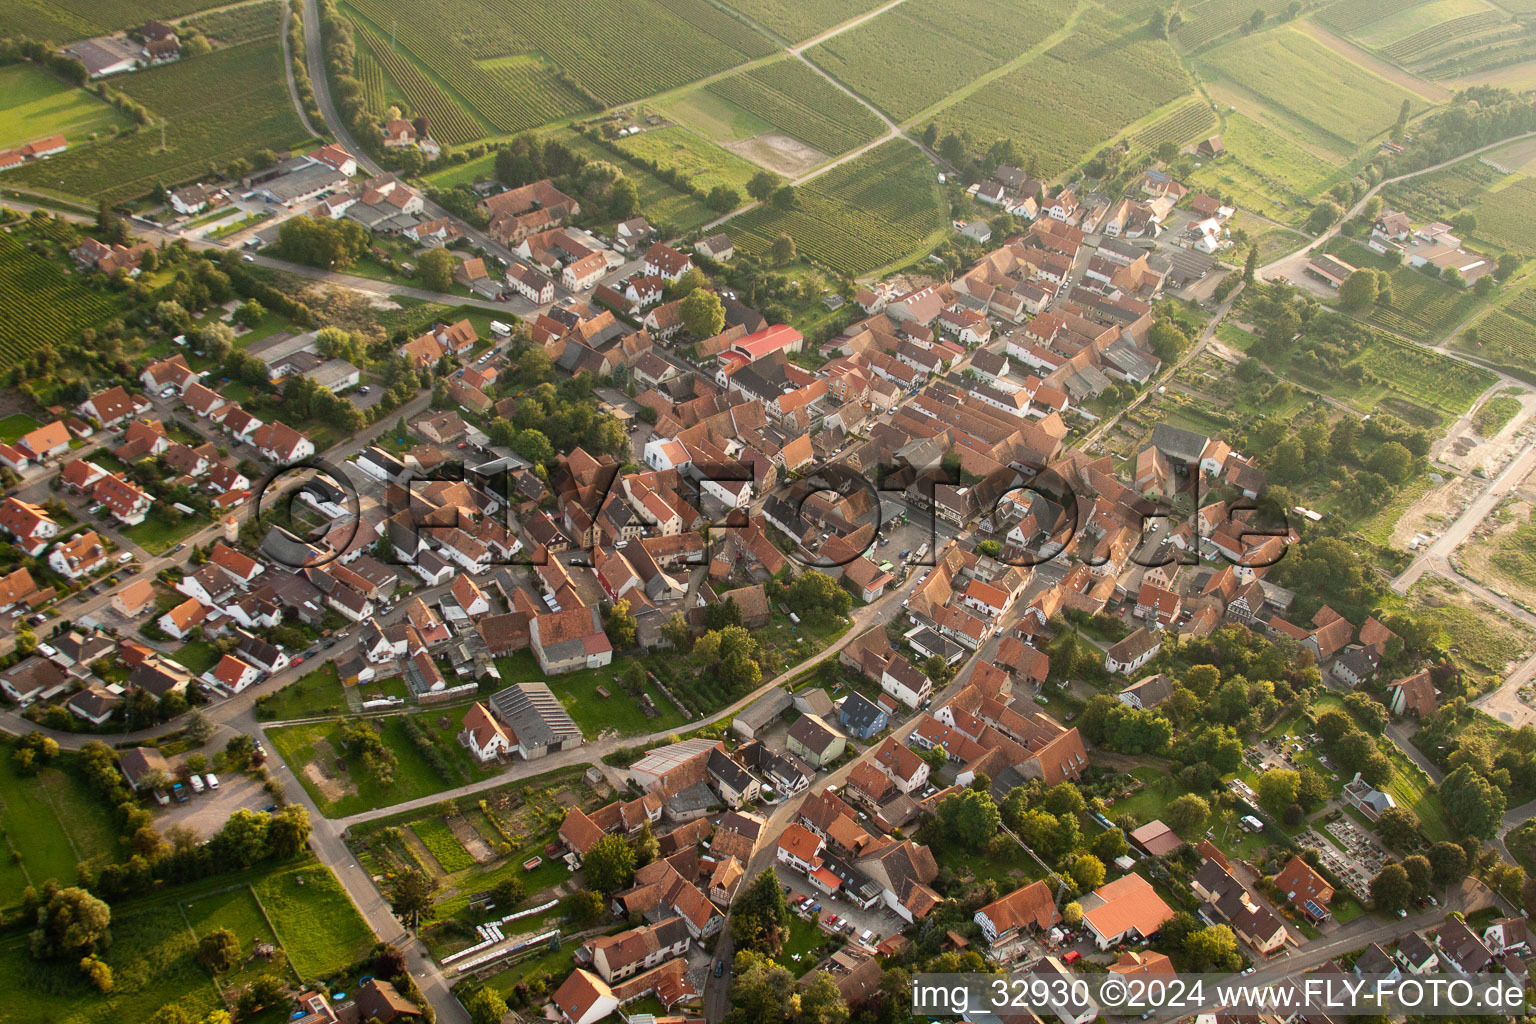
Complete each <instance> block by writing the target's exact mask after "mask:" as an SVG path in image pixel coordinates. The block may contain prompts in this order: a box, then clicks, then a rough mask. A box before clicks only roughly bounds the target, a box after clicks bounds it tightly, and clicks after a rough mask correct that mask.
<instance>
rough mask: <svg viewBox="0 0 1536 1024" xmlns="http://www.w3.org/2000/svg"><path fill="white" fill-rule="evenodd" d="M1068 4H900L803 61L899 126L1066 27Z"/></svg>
mask: <svg viewBox="0 0 1536 1024" xmlns="http://www.w3.org/2000/svg"><path fill="white" fill-rule="evenodd" d="M1071 12H1072V5H1071V4H1070V3H1067V2H1065V0H1016V2H1012V3H1009V2H1005V0H927V2H925V3H923V4H903V5H902V6H900V7H894V8H892V9H891V10H888V11H886V12H885V13H884V14H882V15H880V16H879V17H878V18H875V19H873V20H871V21H867V22H865V23H864V24H863V25H860V26H859V27H858V28H855V29H850V30H849V31H847V32H844V33H843V34H842V35H839V36H836V37H834V38H833V39H830V40H828V41H827V42H825V43H822V44H821V45H819V46H816V47H814V48H812V49H811V50H809V51H807V55H808V56H809V57H810V58H811V59H812V60H813V61H815V62H816V63H817V64H818V65H820V66H821V67H822V68H824V69H825V70H826V71H827V72H828V73H829V74H831V75H833V76H834V77H836V78H837V79H838V80H839V81H841V82H842V83H844V84H845V85H847V86H848V87H849V88H850V89H852V90H853V91H854V92H856V93H858V94H859V95H861V96H863V97H864V98H865V99H867V100H869V101H870V102H871V103H873V104H874V105H875V106H877V107H879V108H880V109H882V110H884V111H885V112H886V113H887V114H889V115H891V117H893V118H895V119H896V120H898V121H902V120H906V119H907V118H910V117H912V116H914V115H915V114H917V113H919V112H920V111H922V110H924V109H926V108H928V107H930V106H932V105H933V104H935V103H937V102H938V101H939V100H941V99H943V98H944V97H945V96H948V95H949V94H950V93H952V92H954V91H955V90H956V89H959V88H960V87H961V86H963V85H966V84H967V83H969V82H971V81H973V80H974V79H975V78H976V77H977V76H978V75H981V74H983V73H985V72H987V71H990V70H992V69H993V68H996V67H998V66H999V65H1001V64H1003V63H1005V62H1007V61H1008V60H1010V59H1012V58H1014V57H1017V56H1018V55H1019V54H1020V53H1022V52H1024V51H1026V50H1028V49H1029V48H1030V47H1031V46H1032V45H1033V44H1034V43H1036V42H1037V41H1038V40H1039V38H1040V37H1041V36H1044V35H1048V34H1050V33H1051V32H1053V31H1055V30H1056V29H1057V28H1059V27H1061V26H1062V25H1063V24H1065V23H1066V19H1067V17H1068V15H1069V14H1071Z"/></svg>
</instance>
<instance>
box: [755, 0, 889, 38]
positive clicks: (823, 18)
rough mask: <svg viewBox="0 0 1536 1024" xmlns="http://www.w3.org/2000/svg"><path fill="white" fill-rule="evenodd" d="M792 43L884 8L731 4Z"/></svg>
mask: <svg viewBox="0 0 1536 1024" xmlns="http://www.w3.org/2000/svg"><path fill="white" fill-rule="evenodd" d="M731 6H732V7H734V8H736V10H738V11H741V12H742V13H743V14H745V15H746V16H747V17H749V18H751V19H752V20H753V21H755V22H757V23H758V24H759V25H765V26H767V27H768V28H770V29H772V30H773V31H775V32H777V33H779V34H780V35H782V36H783V37H784V38H786V39H788V40H790V41H791V42H796V43H798V42H800V41H801V40H802V39H809V38H810V37H811V36H814V35H816V34H817V33H819V32H823V31H825V30H826V29H829V28H831V27H832V26H834V25H841V24H842V23H843V22H845V21H849V20H851V19H853V18H856V17H858V16H859V15H860V14H863V13H864V12H865V11H869V10H873V9H874V8H876V7H878V6H880V2H879V0H736V2H735V3H733V4H732V5H731Z"/></svg>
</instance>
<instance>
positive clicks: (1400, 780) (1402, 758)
mask: <svg viewBox="0 0 1536 1024" xmlns="http://www.w3.org/2000/svg"><path fill="white" fill-rule="evenodd" d="M1381 747H1382V748H1383V749H1384V750H1385V752H1386V754H1387V757H1388V758H1389V759H1390V760H1391V762H1392V781H1391V782H1389V783H1387V788H1386V792H1387V793H1389V794H1391V796H1392V798H1393V799H1394V800H1396V801H1397V803H1398V806H1400V807H1407V808H1409V809H1411V810H1412V811H1413V812H1414V813H1415V814H1417V815H1418V816H1419V823H1420V827H1421V828H1422V830H1423V832H1424V835H1425V837H1426V838H1427V839H1428V840H1429V841H1430V842H1432V843H1438V842H1440V841H1441V840H1450V839H1451V833H1450V830H1449V829H1448V828H1447V827H1446V824H1445V807H1444V806H1443V805H1442V804H1441V803H1440V794H1439V793H1438V792H1437V791H1436V790H1435V788H1434V784H1433V783H1432V782H1431V781H1430V778H1429V776H1428V775H1426V774H1425V773H1424V769H1422V768H1420V767H1419V766H1418V765H1416V764H1414V763H1413V761H1411V760H1409V758H1408V756H1407V755H1406V754H1404V753H1403V752H1402V751H1401V750H1398V749H1397V746H1396V744H1394V743H1392V742H1391V741H1390V740H1389V741H1387V742H1385V743H1382V744H1381Z"/></svg>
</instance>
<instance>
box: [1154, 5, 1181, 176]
mask: <svg viewBox="0 0 1536 1024" xmlns="http://www.w3.org/2000/svg"><path fill="white" fill-rule="evenodd" d="M1147 31H1148V32H1151V33H1152V37H1153V38H1154V39H1167V38H1168V13H1167V12H1166V11H1164V10H1163V9H1162V8H1161V7H1159V8H1157V9H1156V10H1155V11H1153V12H1152V20H1151V21H1149V22H1147ZM1174 152H1175V153H1177V152H1178V146H1177V144H1175V146H1174ZM1158 156H1159V158H1161V156H1162V154H1161V152H1159V154H1158ZM1163 162H1164V163H1168V162H1169V161H1167V160H1164V161H1163Z"/></svg>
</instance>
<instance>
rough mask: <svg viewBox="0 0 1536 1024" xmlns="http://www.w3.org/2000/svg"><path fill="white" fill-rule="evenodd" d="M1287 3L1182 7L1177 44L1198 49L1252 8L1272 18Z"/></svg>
mask: <svg viewBox="0 0 1536 1024" xmlns="http://www.w3.org/2000/svg"><path fill="white" fill-rule="evenodd" d="M1345 2H1353V0H1345ZM1289 6H1290V0H1205V2H1204V3H1199V4H1195V5H1193V6H1191V7H1186V8H1182V9H1181V11H1180V13H1181V14H1182V15H1183V17H1184V24H1183V25H1182V26H1180V28H1179V32H1178V40H1179V45H1180V46H1181V47H1183V48H1184V49H1185V50H1186V51H1189V50H1194V49H1198V48H1199V47H1201V46H1204V45H1205V44H1206V43H1209V42H1210V41H1211V40H1213V39H1217V38H1220V37H1221V36H1224V35H1226V34H1227V33H1228V32H1231V31H1232V30H1234V29H1236V28H1237V27H1238V26H1239V25H1242V24H1243V23H1244V22H1246V21H1247V20H1248V19H1249V18H1251V17H1253V12H1254V11H1256V10H1258V11H1263V12H1264V14H1265V17H1267V18H1273V17H1274V16H1276V15H1277V14H1280V13H1281V12H1282V11H1284V10H1285V9H1286V8H1288V7H1289Z"/></svg>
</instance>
